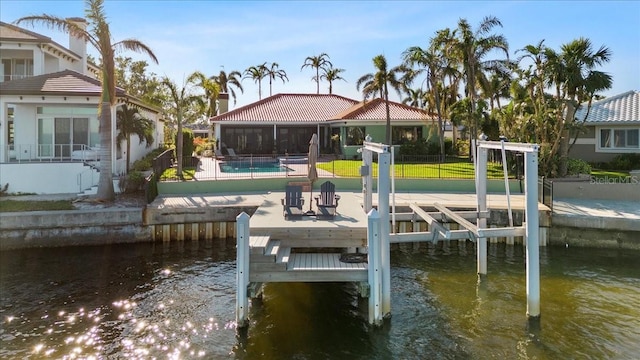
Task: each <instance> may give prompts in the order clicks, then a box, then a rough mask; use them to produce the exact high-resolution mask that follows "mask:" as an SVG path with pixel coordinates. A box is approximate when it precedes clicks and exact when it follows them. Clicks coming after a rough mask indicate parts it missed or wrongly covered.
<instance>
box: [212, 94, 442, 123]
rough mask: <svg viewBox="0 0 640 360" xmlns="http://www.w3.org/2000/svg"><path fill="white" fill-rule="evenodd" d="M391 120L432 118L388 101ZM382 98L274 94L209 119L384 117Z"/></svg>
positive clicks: (306, 120) (314, 120) (312, 120)
mask: <svg viewBox="0 0 640 360" xmlns="http://www.w3.org/2000/svg"><path fill="white" fill-rule="evenodd" d="M390 114H391V118H392V119H398V120H418V119H426V118H429V119H433V118H434V117H433V116H428V115H427V113H426V112H424V111H422V110H420V109H416V108H413V107H410V106H407V105H403V104H399V103H396V102H390ZM386 118H387V116H386V111H385V106H384V101H383V100H382V99H374V100H371V101H368V102H366V103H363V102H359V101H356V100H353V99H349V98H346V97H343V96H339V95H333V94H276V95H273V96H270V97H268V98H265V99H262V100H260V101H257V102H255V103H252V104H249V105H245V106H243V107H240V108H237V109H235V110H232V111H229V112H227V113H224V114H220V115H218V116H214V117H212V118H211V122H213V123H222V122H232V123H236V122H252V123H254V122H263V121H269V122H280V123H319V122H327V121H331V120H347V119H355V120H382V119H386Z"/></svg>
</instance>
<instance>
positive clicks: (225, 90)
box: [211, 70, 244, 105]
mask: <svg viewBox="0 0 640 360" xmlns="http://www.w3.org/2000/svg"><path fill="white" fill-rule="evenodd" d="M241 78H242V74H241V73H240V72H239V71H235V70H234V71H231V72H229V73H228V74H227V73H226V72H225V71H224V70H220V73H219V74H218V75H214V76H212V77H211V80H213V81H215V82H216V83H217V84H218V85H219V86H220V93H222V94H230V95H231V97H232V98H233V104H234V105H235V104H236V92H235V90H234V89H233V88H234V87H235V88H236V89H238V90H240V92H241V93H244V89H243V88H242V84H241V83H240V82H241V80H242V79H241Z"/></svg>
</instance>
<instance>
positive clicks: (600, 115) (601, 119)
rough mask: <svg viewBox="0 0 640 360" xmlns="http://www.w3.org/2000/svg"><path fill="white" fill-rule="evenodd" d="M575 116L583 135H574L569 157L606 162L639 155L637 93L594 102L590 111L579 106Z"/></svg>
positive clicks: (639, 114)
mask: <svg viewBox="0 0 640 360" xmlns="http://www.w3.org/2000/svg"><path fill="white" fill-rule="evenodd" d="M587 112H588V113H587ZM575 117H576V119H577V121H578V122H582V121H584V127H585V129H586V132H584V133H580V134H579V135H578V137H577V139H576V142H575V144H574V145H573V146H572V147H571V150H570V153H569V156H570V157H573V158H579V159H583V160H586V161H588V162H609V161H611V160H613V158H615V157H616V156H618V155H621V154H630V153H635V154H640V91H628V92H625V93H622V94H619V95H615V96H612V97H608V98H605V99H602V100H599V101H594V102H593V103H592V104H591V108H590V109H588V108H587V104H582V106H580V108H579V109H578V111H576V116H575Z"/></svg>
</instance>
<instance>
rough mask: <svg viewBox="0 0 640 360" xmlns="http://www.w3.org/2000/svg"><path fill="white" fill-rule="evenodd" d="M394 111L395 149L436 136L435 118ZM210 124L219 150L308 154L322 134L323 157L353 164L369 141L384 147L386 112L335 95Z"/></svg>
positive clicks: (376, 104)
mask: <svg viewBox="0 0 640 360" xmlns="http://www.w3.org/2000/svg"><path fill="white" fill-rule="evenodd" d="M389 106H390V114H391V125H392V138H393V144H394V145H397V146H399V145H400V144H402V143H404V142H406V141H414V140H416V139H419V138H423V137H428V136H430V135H432V134H436V133H437V132H436V131H435V129H434V127H437V125H436V124H437V121H436V118H435V117H434V116H432V115H428V114H427V113H426V112H425V111H423V110H420V109H417V108H413V107H410V106H407V105H403V104H400V103H396V102H392V101H390V102H389ZM221 108H222V106H221ZM211 123H212V124H213V126H214V134H215V137H216V138H217V140H218V144H220V147H228V148H233V149H234V150H235V152H236V153H238V154H272V153H276V154H285V153H288V154H304V153H306V152H307V151H308V149H309V140H310V139H311V135H312V134H313V133H317V134H318V136H319V141H320V151H321V152H322V153H325V154H326V153H331V154H342V155H343V156H344V157H345V158H348V159H350V158H355V157H358V156H359V153H358V152H357V151H358V149H360V148H361V145H362V141H363V140H364V138H365V137H366V136H367V135H370V136H371V137H372V141H374V142H384V139H385V132H386V130H385V129H386V110H385V103H384V100H382V99H373V100H370V101H367V102H360V101H357V100H353V99H349V98H346V97H343V96H339V95H334V94H277V95H273V96H270V97H268V98H265V99H262V100H260V101H258V102H255V103H253V104H249V105H246V106H243V107H240V108H237V109H235V110H232V111H229V112H227V113H224V114H221V115H218V116H214V117H212V118H211ZM431 129H433V130H431Z"/></svg>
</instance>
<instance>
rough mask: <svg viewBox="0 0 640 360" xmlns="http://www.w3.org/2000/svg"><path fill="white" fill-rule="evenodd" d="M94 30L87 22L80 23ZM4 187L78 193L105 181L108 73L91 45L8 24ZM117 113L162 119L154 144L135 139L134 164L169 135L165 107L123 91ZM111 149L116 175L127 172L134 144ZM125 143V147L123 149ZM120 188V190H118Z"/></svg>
mask: <svg viewBox="0 0 640 360" xmlns="http://www.w3.org/2000/svg"><path fill="white" fill-rule="evenodd" d="M73 20H76V21H77V22H78V23H80V24H84V25H86V22H85V21H84V19H73ZM0 59H1V62H2V67H1V68H0V134H1V136H0V184H2V185H3V186H4V184H7V183H8V184H9V189H8V191H9V192H12V193H17V192H29V193H40V194H43V193H78V192H81V191H84V190H85V189H88V188H91V187H92V186H95V185H96V184H97V181H98V175H97V171H98V170H97V169H98V166H97V165H98V161H99V159H98V155H97V154H98V151H97V149H98V148H99V146H100V143H99V142H100V137H99V133H98V125H99V115H98V109H99V104H100V94H101V83H100V81H99V80H98V74H100V69H99V68H98V67H97V66H95V65H93V64H91V63H90V62H89V61H88V60H87V51H86V42H85V41H83V40H81V39H78V38H75V37H74V36H69V48H65V47H63V46H62V45H60V44H57V43H56V42H54V41H52V40H51V39H50V38H48V37H46V36H43V35H40V34H37V33H34V32H31V31H28V30H25V29H22V28H20V27H17V26H14V25H11V24H7V23H4V22H0ZM116 96H117V100H116V102H117V104H116V106H114V107H113V109H112V119H113V125H112V126H113V128H112V130H113V133H114V136H113V137H114V139H115V137H116V133H115V126H116V121H115V119H116V115H115V114H116V112H117V109H118V107H120V106H122V105H128V106H135V107H137V108H138V109H139V112H140V114H141V115H142V116H144V117H147V118H149V119H151V120H153V121H154V123H155V125H156V133H155V136H154V144H151V146H150V147H147V145H148V144H145V143H142V144H139V141H138V139H137V137H135V136H134V139H132V141H131V154H130V158H131V161H132V162H133V161H135V160H137V159H139V158H141V157H143V156H144V155H145V154H146V153H147V152H148V151H149V150H150V149H154V148H156V147H158V144H159V143H161V142H162V141H163V138H164V126H163V122H162V120H161V118H160V110H158V109H155V108H153V107H149V106H146V105H145V104H143V103H142V102H141V101H139V100H138V99H136V98H134V97H131V96H129V95H127V94H126V93H125V92H124V91H123V90H122V89H117V90H116ZM109 145H110V146H111V152H112V158H113V168H112V171H113V174H114V175H116V176H117V175H119V174H122V173H124V172H125V169H126V164H125V162H126V154H125V153H124V152H125V151H126V146H124V144H116V143H115V141H114V142H113V144H109ZM120 145H122V146H120ZM115 188H116V189H118V187H117V186H116V187H115Z"/></svg>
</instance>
